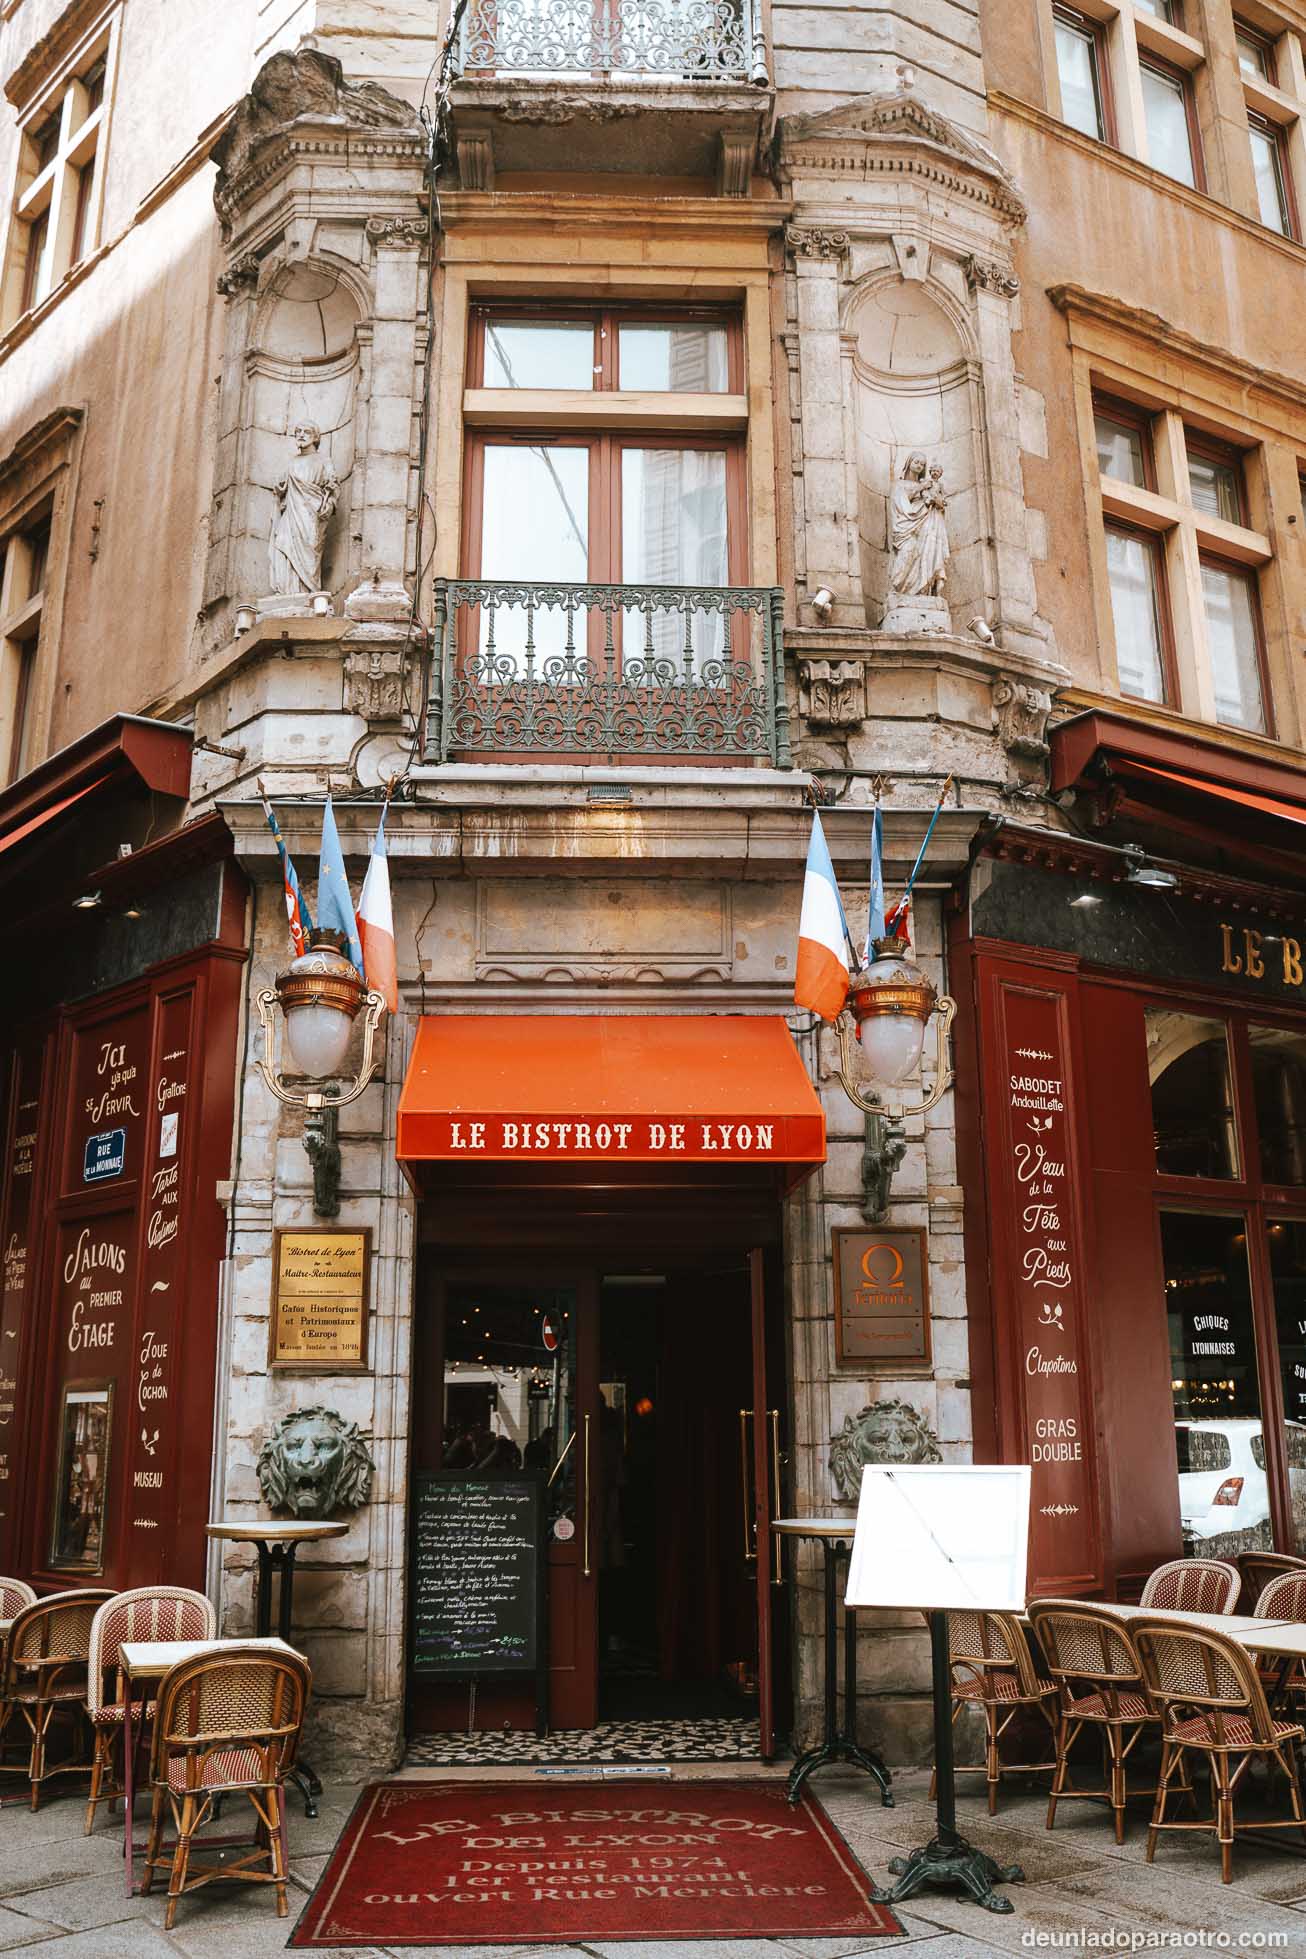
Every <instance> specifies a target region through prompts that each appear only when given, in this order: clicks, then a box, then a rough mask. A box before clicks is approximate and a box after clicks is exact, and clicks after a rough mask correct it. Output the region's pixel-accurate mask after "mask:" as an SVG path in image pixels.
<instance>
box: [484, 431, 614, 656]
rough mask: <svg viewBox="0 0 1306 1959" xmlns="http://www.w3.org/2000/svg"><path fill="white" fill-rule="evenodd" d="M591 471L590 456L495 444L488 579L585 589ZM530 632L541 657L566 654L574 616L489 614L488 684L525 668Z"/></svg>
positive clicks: (487, 526) (490, 467) (488, 462)
mask: <svg viewBox="0 0 1306 1959" xmlns="http://www.w3.org/2000/svg"><path fill="white" fill-rule="evenodd" d="M589 471H590V453H589V450H588V449H576V448H563V447H561V446H560V445H558V444H554V443H540V444H539V445H538V446H530V447H528V446H527V445H525V444H522V445H520V446H519V445H518V444H516V443H513V444H511V445H509V444H507V443H504V444H498V443H491V444H487V445H486V449H485V494H484V500H483V503H482V511H481V571H480V575H481V577H482V578H506V579H511V580H513V581H514V582H516V581H518V580H520V581H522V582H531V581H535V580H540V581H547V582H556V581H558V580H566V581H567V582H568V583H577V584H583V583H584V582H585V581H586V579H588V577H589ZM580 617H581V625H580V628H579V632H580V642H581V643H580V649H579V650H580V651H581V652H583V651H584V614H581V615H580ZM491 632H493V642H492V643H491V639H490V634H491ZM528 633H529V636H530V640H531V643H532V644H533V646H534V649H535V651H536V653H537V655H538V656H539V657H541V658H544V657H547V656H549V655H552V654H557V653H561V652H562V651H563V650H564V646H565V640H566V616H565V614H564V613H563V612H562V611H561V610H560V609H558V608H556V607H555V608H551V609H549V610H539V609H533V610H532V611H530V612H529V613H528V611H527V608H526V607H525V606H496V607H495V608H494V610H493V613H492V614H491V613H490V610H489V608H488V607H487V608H482V617H481V648H480V650H481V654H482V657H483V659H484V660H486V661H487V662H488V661H489V656H490V655H491V654H492V655H493V662H494V665H493V668H491V666H490V665H488V664H487V666H486V667H485V668H484V669H483V673H482V678H483V679H493V678H494V677H495V675H496V674H498V675H499V676H500V677H502V672H503V669H504V665H505V663H507V665H509V666H512V667H515V668H517V669H520V668H521V667H522V666H523V664H524V661H525V657H526V646H527V637H528Z"/></svg>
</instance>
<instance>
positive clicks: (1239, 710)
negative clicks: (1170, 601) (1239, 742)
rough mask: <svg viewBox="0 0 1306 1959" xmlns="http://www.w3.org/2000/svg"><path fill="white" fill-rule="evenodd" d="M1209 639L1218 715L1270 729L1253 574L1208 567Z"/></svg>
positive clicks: (1231, 722) (1228, 723)
mask: <svg viewBox="0 0 1306 1959" xmlns="http://www.w3.org/2000/svg"><path fill="white" fill-rule="evenodd" d="M1202 596H1203V599H1204V600H1205V604H1206V639H1207V644H1208V646H1209V647H1210V651H1211V677H1212V679H1213V680H1214V682H1215V718H1216V720H1217V721H1219V722H1221V723H1223V725H1224V726H1225V727H1227V728H1251V729H1253V730H1254V731H1255V732H1256V733H1257V734H1264V732H1265V702H1264V700H1263V698H1262V696H1261V672H1260V661H1259V658H1258V656H1257V644H1256V595H1255V591H1254V589H1253V586H1252V580H1251V578H1250V576H1249V575H1248V573H1246V572H1242V571H1233V570H1231V569H1229V568H1228V567H1227V566H1225V565H1206V564H1204V565H1203V566H1202Z"/></svg>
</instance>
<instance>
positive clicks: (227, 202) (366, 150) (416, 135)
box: [213, 117, 426, 227]
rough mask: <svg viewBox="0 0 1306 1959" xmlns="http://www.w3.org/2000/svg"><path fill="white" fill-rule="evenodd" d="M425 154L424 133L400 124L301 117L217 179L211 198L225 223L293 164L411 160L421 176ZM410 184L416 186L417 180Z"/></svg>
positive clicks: (227, 223) (229, 223) (229, 221)
mask: <svg viewBox="0 0 1306 1959" xmlns="http://www.w3.org/2000/svg"><path fill="white" fill-rule="evenodd" d="M425 155H426V144H425V138H424V137H423V135H422V132H421V130H420V129H417V128H414V130H413V131H412V133H411V134H409V133H407V132H405V131H402V130H395V129H378V128H370V127H360V126H359V125H358V124H356V123H348V122H344V121H343V120H338V119H336V118H334V117H331V118H323V119H322V120H321V121H320V122H317V121H313V120H311V119H310V118H308V117H304V118H303V119H302V120H300V121H298V122H296V123H294V124H293V125H292V126H291V127H290V128H288V129H287V130H285V131H284V132H283V133H282V134H281V135H280V136H275V137H273V138H271V140H270V141H269V142H267V143H266V144H265V145H264V146H263V147H262V148H261V149H260V150H259V153H258V155H257V156H256V157H255V158H253V160H252V161H251V162H250V163H248V164H247V165H246V166H245V168H244V169H243V170H240V171H237V173H236V175H235V176H234V177H232V178H230V179H224V180H223V181H221V182H220V183H219V185H218V187H217V189H216V190H215V191H214V194H213V202H214V206H215V208H216V210H217V213H218V217H219V219H220V220H221V222H222V224H223V225H224V226H227V227H230V226H232V225H233V224H234V221H235V219H236V217H237V215H238V214H239V212H240V211H241V210H242V208H243V207H244V206H245V205H247V204H249V203H251V202H252V200H253V199H254V198H255V197H257V195H258V194H259V192H260V191H261V190H264V189H265V188H266V187H267V185H268V184H270V183H273V182H274V181H275V180H276V179H277V178H278V177H282V176H284V175H286V173H287V172H288V171H290V170H292V169H293V168H294V167H295V165H296V164H301V163H331V162H338V163H342V164H354V163H358V162H361V161H364V160H366V161H367V162H369V163H376V162H378V161H386V160H389V161H392V162H394V163H397V164H404V163H407V164H411V166H412V167H413V169H414V171H415V172H416V173H417V176H418V179H419V180H420V176H421V171H422V166H423V161H424V158H425ZM414 188H415V189H416V188H420V181H419V182H418V183H416V184H415V186H414Z"/></svg>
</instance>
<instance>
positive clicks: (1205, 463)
mask: <svg viewBox="0 0 1306 1959" xmlns="http://www.w3.org/2000/svg"><path fill="white" fill-rule="evenodd" d="M1188 490H1189V494H1190V496H1191V497H1192V499H1193V503H1194V506H1195V507H1196V508H1197V509H1198V510H1204V511H1205V512H1206V514H1207V516H1208V517H1223V519H1224V521H1225V523H1226V524H1241V522H1242V520H1243V515H1242V504H1241V501H1240V499H1239V496H1238V469H1237V465H1236V464H1234V463H1221V462H1212V461H1211V459H1210V458H1209V457H1208V456H1201V455H1195V454H1194V453H1193V452H1192V450H1190V451H1189V453H1188Z"/></svg>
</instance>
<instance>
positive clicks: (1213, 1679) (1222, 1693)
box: [1130, 1619, 1306, 1884]
mask: <svg viewBox="0 0 1306 1959" xmlns="http://www.w3.org/2000/svg"><path fill="white" fill-rule="evenodd" d="M1130 1631H1131V1632H1132V1634H1133V1639H1134V1646H1135V1648H1136V1649H1137V1652H1138V1658H1139V1662H1140V1664H1141V1666H1142V1669H1143V1680H1144V1682H1145V1684H1146V1687H1147V1691H1148V1693H1149V1694H1150V1695H1151V1697H1152V1700H1153V1702H1154V1704H1155V1706H1156V1708H1157V1710H1158V1712H1159V1714H1160V1716H1161V1770H1160V1774H1159V1776H1158V1777H1157V1784H1156V1802H1155V1804H1154V1806H1153V1810H1152V1821H1151V1825H1150V1827H1149V1829H1148V1832H1147V1861H1148V1863H1149V1864H1150V1863H1151V1862H1152V1859H1153V1857H1154V1856H1155V1854H1156V1840H1157V1837H1158V1836H1159V1834H1160V1832H1161V1831H1162V1830H1211V1831H1213V1832H1214V1834H1215V1837H1216V1840H1217V1841H1218V1843H1219V1845H1220V1876H1221V1878H1222V1880H1223V1881H1224V1883H1225V1884H1228V1883H1229V1882H1230V1881H1231V1879H1232V1877H1233V1838H1234V1801H1235V1798H1236V1796H1237V1793H1238V1788H1239V1785H1240V1784H1241V1782H1242V1780H1243V1777H1244V1776H1245V1775H1246V1773H1247V1771H1248V1769H1249V1767H1250V1765H1251V1763H1252V1762H1253V1761H1255V1760H1257V1759H1258V1758H1260V1759H1263V1760H1265V1761H1266V1763H1267V1765H1268V1766H1269V1767H1271V1769H1273V1767H1274V1766H1276V1765H1277V1766H1278V1767H1279V1768H1281V1769H1282V1770H1283V1772H1284V1774H1285V1775H1286V1776H1287V1778H1288V1793H1289V1796H1290V1798H1291V1801H1292V1815H1291V1816H1286V1817H1279V1818H1276V1819H1275V1820H1274V1821H1272V1822H1258V1823H1245V1824H1244V1825H1243V1828H1244V1829H1245V1830H1294V1829H1296V1830H1300V1831H1301V1832H1302V1835H1303V1836H1304V1837H1306V1815H1303V1813H1302V1803H1301V1783H1300V1781H1299V1778H1298V1772H1297V1756H1296V1745H1297V1743H1298V1742H1300V1741H1301V1740H1302V1738H1303V1733H1304V1732H1306V1731H1304V1730H1303V1728H1302V1724H1301V1722H1300V1721H1286V1720H1281V1719H1279V1718H1278V1717H1276V1716H1274V1715H1272V1714H1271V1712H1270V1709H1269V1706H1268V1705H1267V1703H1266V1699H1265V1690H1264V1688H1263V1687H1262V1685H1261V1682H1260V1678H1259V1676H1258V1674H1257V1672H1256V1668H1255V1667H1254V1666H1253V1665H1252V1660H1251V1655H1250V1654H1248V1653H1245V1652H1244V1651H1243V1649H1242V1647H1241V1646H1238V1645H1236V1644H1235V1642H1234V1641H1233V1640H1231V1639H1229V1638H1227V1637H1226V1636H1225V1635H1224V1634H1223V1633H1215V1632H1199V1631H1197V1630H1196V1629H1195V1628H1193V1627H1189V1626H1179V1625H1176V1623H1175V1622H1174V1620H1173V1619H1170V1620H1166V1619H1135V1620H1134V1622H1133V1624H1132V1626H1131V1627H1130ZM1188 1754H1198V1755H1201V1756H1204V1757H1205V1759H1206V1762H1207V1764H1208V1766H1209V1769H1210V1776H1211V1794H1212V1812H1213V1813H1212V1815H1211V1816H1210V1818H1209V1819H1208V1818H1205V1817H1198V1818H1196V1819H1195V1820H1194V1821H1191V1822H1183V1823H1179V1822H1172V1821H1171V1820H1170V1818H1169V1817H1167V1815H1166V1805H1167V1803H1168V1801H1169V1799H1170V1796H1171V1795H1172V1794H1173V1793H1174V1787H1175V1778H1176V1776H1177V1775H1178V1774H1179V1772H1180V1770H1181V1769H1182V1768H1184V1766H1185V1762H1184V1757H1185V1756H1186V1755H1188Z"/></svg>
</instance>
